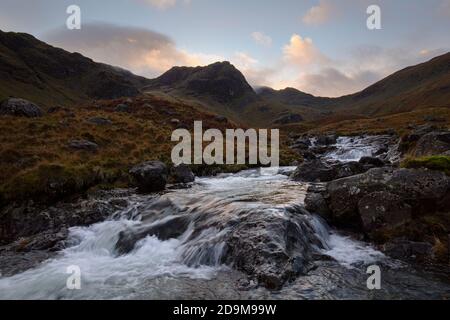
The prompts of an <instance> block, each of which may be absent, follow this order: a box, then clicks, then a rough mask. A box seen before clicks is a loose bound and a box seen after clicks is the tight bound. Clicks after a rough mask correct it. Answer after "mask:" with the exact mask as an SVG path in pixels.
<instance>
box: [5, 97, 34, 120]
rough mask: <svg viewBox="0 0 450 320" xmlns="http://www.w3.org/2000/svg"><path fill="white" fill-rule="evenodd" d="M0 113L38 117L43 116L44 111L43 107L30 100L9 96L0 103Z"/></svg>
mask: <svg viewBox="0 0 450 320" xmlns="http://www.w3.org/2000/svg"><path fill="white" fill-rule="evenodd" d="M0 115H12V116H16V117H27V118H37V117H42V115H43V112H42V110H41V108H39V107H38V106H37V105H35V104H34V103H32V102H30V101H28V100H25V99H18V98H9V99H7V100H4V101H3V102H2V103H1V104H0Z"/></svg>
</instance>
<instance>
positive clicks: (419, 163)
mask: <svg viewBox="0 0 450 320" xmlns="http://www.w3.org/2000/svg"><path fill="white" fill-rule="evenodd" d="M402 167H403V168H409V169H419V168H426V169H430V170H436V171H441V172H444V173H445V174H446V175H448V176H450V156H430V157H423V158H408V159H406V160H404V161H403V163H402Z"/></svg>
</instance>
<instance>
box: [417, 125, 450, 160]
mask: <svg viewBox="0 0 450 320" xmlns="http://www.w3.org/2000/svg"><path fill="white" fill-rule="evenodd" d="M448 151H450V131H444V132H435V131H434V132H430V133H427V134H425V135H424V136H422V137H421V138H420V139H419V140H418V141H417V143H416V146H415V148H414V149H413V151H412V156H414V157H423V156H431V155H439V154H444V153H446V152H448Z"/></svg>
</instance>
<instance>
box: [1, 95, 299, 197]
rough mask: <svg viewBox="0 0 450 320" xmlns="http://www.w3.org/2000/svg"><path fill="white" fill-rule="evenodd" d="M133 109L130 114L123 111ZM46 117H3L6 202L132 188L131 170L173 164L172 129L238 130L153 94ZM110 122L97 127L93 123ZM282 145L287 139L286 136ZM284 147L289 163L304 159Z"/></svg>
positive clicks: (208, 170) (209, 170) (207, 170)
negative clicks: (81, 144) (77, 144)
mask: <svg viewBox="0 0 450 320" xmlns="http://www.w3.org/2000/svg"><path fill="white" fill-rule="evenodd" d="M118 104H126V105H128V107H129V112H117V111H115V108H116V106H117V105H118ZM51 111H52V112H51V113H47V114H46V115H45V116H44V117H41V118H33V119H30V118H20V117H11V116H2V117H0V131H1V132H2V135H1V136H0V146H1V148H0V149H1V151H0V181H1V183H0V191H1V199H2V200H3V201H2V202H3V204H4V203H8V202H11V201H24V200H27V199H33V200H37V201H44V202H49V201H56V200H59V199H61V198H64V197H67V196H70V195H73V194H79V193H81V192H84V191H86V190H88V189H89V188H93V187H96V188H98V187H126V186H128V185H129V177H128V171H129V169H130V168H131V167H132V166H134V165H135V164H138V163H140V162H143V161H148V160H160V161H163V162H165V163H166V164H168V165H170V164H171V160H170V158H171V151H172V148H173V146H174V145H175V144H176V143H174V142H171V135H172V131H173V130H174V129H175V128H177V126H183V127H186V128H188V129H189V130H191V129H192V127H193V123H194V121H195V120H202V121H203V127H204V130H206V129H208V128H218V129H219V130H222V131H223V130H225V129H228V128H235V126H236V125H235V124H233V123H231V122H223V120H220V119H219V120H217V119H216V116H215V115H214V114H210V113H205V112H201V111H198V110H197V109H196V108H194V107H192V106H190V105H186V104H183V103H180V102H176V101H173V100H165V99H163V98H161V97H156V96H153V95H150V94H146V95H142V96H139V97H137V98H134V99H130V98H129V99H116V100H112V101H100V102H93V103H92V104H87V105H83V106H78V107H72V108H62V107H61V108H56V109H53V110H51ZM95 118H101V119H107V120H109V121H110V122H111V123H110V124H95V123H93V122H92V121H90V120H92V119H95ZM281 139H282V141H284V140H286V138H285V136H282V138H281ZM71 140H88V141H91V142H93V143H95V144H97V145H98V149H97V150H96V151H95V150H91V151H89V150H77V149H73V148H70V147H69V142H70V141H71ZM298 158H299V157H298V156H297V155H296V154H295V153H294V152H292V151H291V150H290V149H288V148H287V147H282V151H281V162H282V164H284V165H287V164H290V163H292V162H293V161H294V160H299V159H298ZM246 168H247V166H224V165H223V166H219V165H218V166H199V165H197V166H192V169H193V171H194V172H195V173H196V174H197V175H206V174H208V175H209V174H216V173H218V172H225V171H228V172H235V171H239V170H242V169H246Z"/></svg>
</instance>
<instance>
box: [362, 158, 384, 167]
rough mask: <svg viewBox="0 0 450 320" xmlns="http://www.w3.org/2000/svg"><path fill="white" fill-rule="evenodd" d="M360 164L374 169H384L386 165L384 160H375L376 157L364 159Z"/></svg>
mask: <svg viewBox="0 0 450 320" xmlns="http://www.w3.org/2000/svg"><path fill="white" fill-rule="evenodd" d="M359 163H360V164H362V165H369V166H372V167H374V168H379V167H383V166H384V165H385V163H384V162H383V160H381V159H379V158H375V157H362V158H361V159H360V160H359Z"/></svg>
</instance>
